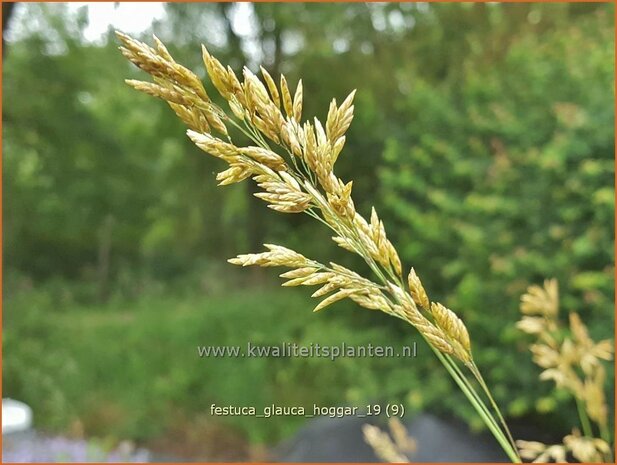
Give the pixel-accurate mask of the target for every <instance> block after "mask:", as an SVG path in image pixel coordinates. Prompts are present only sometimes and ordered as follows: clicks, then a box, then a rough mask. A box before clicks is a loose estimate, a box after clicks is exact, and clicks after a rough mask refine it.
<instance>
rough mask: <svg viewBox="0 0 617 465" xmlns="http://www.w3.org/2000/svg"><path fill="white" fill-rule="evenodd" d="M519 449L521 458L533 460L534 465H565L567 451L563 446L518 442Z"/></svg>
mask: <svg viewBox="0 0 617 465" xmlns="http://www.w3.org/2000/svg"><path fill="white" fill-rule="evenodd" d="M516 445H517V446H518V447H519V451H520V454H521V458H523V459H526V460H532V461H533V463H546V462H550V461H551V460H552V461H555V462H557V463H565V462H566V456H567V449H566V447H565V446H563V445H561V444H556V445H551V446H547V445H546V444H543V443H541V442H537V441H522V440H519V441H516Z"/></svg>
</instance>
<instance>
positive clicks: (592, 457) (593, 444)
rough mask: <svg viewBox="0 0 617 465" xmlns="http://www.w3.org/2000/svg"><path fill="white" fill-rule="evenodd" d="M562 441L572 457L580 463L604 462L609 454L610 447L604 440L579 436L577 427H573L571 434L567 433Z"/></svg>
mask: <svg viewBox="0 0 617 465" xmlns="http://www.w3.org/2000/svg"><path fill="white" fill-rule="evenodd" d="M563 443H564V446H565V447H566V448H567V449H568V450H569V451H570V452H572V455H573V456H574V458H575V459H576V460H578V461H580V462H581V463H599V462H604V461H605V460H606V457H610V454H611V447H610V445H609V444H608V443H607V442H606V441H604V440H602V439H599V438H589V437H585V436H581V433H580V431H579V430H578V429H574V430H573V431H572V434H569V435H567V436H566V437H565V438H564V439H563Z"/></svg>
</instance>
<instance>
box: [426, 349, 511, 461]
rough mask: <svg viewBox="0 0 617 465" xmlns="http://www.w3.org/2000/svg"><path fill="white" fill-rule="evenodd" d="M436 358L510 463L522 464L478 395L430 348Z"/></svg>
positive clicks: (442, 355) (438, 353) (446, 361)
mask: <svg viewBox="0 0 617 465" xmlns="http://www.w3.org/2000/svg"><path fill="white" fill-rule="evenodd" d="M431 349H432V350H433V352H435V355H437V358H438V359H439V360H440V361H441V363H442V364H443V366H444V367H445V368H446V370H448V373H450V376H452V379H454V381H455V382H456V384H457V385H458V387H459V388H460V389H461V391H463V394H465V396H466V397H467V400H469V402H470V403H471V405H472V406H473V407H474V408H475V409H476V412H477V413H478V415H479V416H480V418H481V419H482V421H484V424H485V425H486V426H487V427H488V428H489V430H490V431H491V433H492V434H493V436H494V437H495V439H496V440H497V442H498V443H499V445H500V446H501V448H502V449H503V450H504V452H505V453H506V454H507V456H508V458H509V459H510V460H511V461H512V463H522V460H521V459H520V457H519V456H518V452H517V451H516V448H515V446H512V445H511V444H510V442H509V441H508V438H507V437H506V436H505V435H504V433H503V431H502V430H501V428H500V427H499V425H498V424H497V422H496V421H495V418H494V417H493V416H492V415H491V413H490V412H489V410H488V408H487V407H486V405H484V404H483V402H482V401H481V400H480V399H479V397H478V394H477V393H476V392H474V390H473V388H472V387H470V386H469V385H468V383H466V382H465V381H464V380H463V379H462V378H461V376H459V374H458V373H457V371H456V370H455V369H454V368H453V367H452V366H451V362H450V361H448V360H447V359H446V356H445V355H444V354H442V353H441V352H439V351H438V350H437V349H435V348H434V347H432V346H431Z"/></svg>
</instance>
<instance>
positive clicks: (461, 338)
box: [431, 302, 471, 361]
mask: <svg viewBox="0 0 617 465" xmlns="http://www.w3.org/2000/svg"><path fill="white" fill-rule="evenodd" d="M431 315H433V318H434V319H435V323H436V324H437V326H439V327H440V328H441V329H442V330H443V331H444V332H445V333H446V334H447V335H448V337H449V339H450V340H452V341H456V342H458V343H459V344H460V345H461V347H462V348H463V349H464V352H462V353H461V354H460V355H461V356H460V357H459V358H461V359H463V358H465V357H468V361H469V360H471V342H470V341H469V333H468V332H467V328H466V327H465V325H464V324H463V322H462V321H461V319H460V318H459V317H457V316H456V314H455V313H454V312H453V311H452V310H450V309H449V308H446V307H444V306H443V305H442V304H440V303H439V302H432V303H431Z"/></svg>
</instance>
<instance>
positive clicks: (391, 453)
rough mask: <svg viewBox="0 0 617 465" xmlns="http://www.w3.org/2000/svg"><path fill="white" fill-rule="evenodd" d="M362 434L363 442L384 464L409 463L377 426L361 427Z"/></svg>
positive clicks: (367, 425)
mask: <svg viewBox="0 0 617 465" xmlns="http://www.w3.org/2000/svg"><path fill="white" fill-rule="evenodd" d="M362 434H363V435H364V441H365V442H366V443H367V444H368V445H369V446H371V448H372V449H373V451H374V452H375V455H376V456H377V457H378V458H379V459H381V460H383V461H384V462H388V463H407V462H409V459H408V458H407V457H406V456H405V455H404V454H403V453H402V452H401V451H400V450H399V448H398V447H397V445H396V444H395V443H394V442H393V441H392V439H391V438H390V436H389V435H388V433H386V432H384V431H382V430H380V429H379V428H378V427H377V426H373V425H369V424H366V425H363V426H362Z"/></svg>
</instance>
